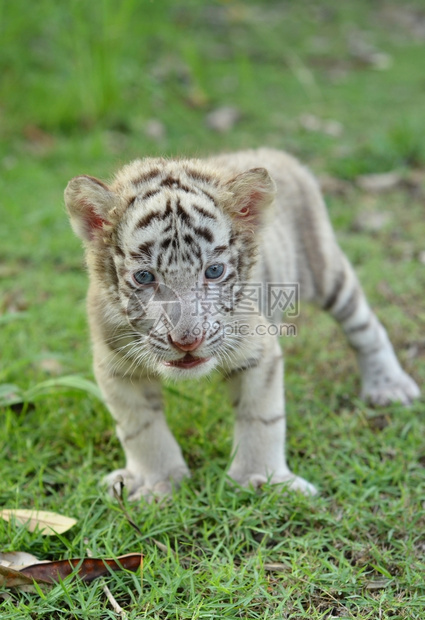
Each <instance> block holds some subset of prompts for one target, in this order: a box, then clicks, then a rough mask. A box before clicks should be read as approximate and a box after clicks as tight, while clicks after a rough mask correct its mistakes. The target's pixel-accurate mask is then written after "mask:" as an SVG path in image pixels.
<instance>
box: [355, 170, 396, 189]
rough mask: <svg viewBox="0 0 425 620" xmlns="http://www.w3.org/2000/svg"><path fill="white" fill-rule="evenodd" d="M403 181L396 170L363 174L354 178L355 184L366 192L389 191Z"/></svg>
mask: <svg viewBox="0 0 425 620" xmlns="http://www.w3.org/2000/svg"><path fill="white" fill-rule="evenodd" d="M402 181H403V178H402V176H401V175H400V173H398V172H396V171H392V172H384V173H382V174H363V175H361V176H359V177H357V179H356V183H357V185H358V186H359V187H360V188H361V189H364V190H366V191H367V192H376V193H380V192H389V191H391V190H393V189H395V188H396V187H398V186H399V185H400V184H401V183H402Z"/></svg>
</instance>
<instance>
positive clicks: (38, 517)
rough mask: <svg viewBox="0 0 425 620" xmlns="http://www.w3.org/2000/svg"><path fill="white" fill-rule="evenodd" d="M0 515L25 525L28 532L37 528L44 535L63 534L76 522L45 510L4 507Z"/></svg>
mask: <svg viewBox="0 0 425 620" xmlns="http://www.w3.org/2000/svg"><path fill="white" fill-rule="evenodd" d="M0 517H2V518H3V519H4V520H5V521H12V520H14V521H15V522H16V523H19V524H21V525H25V526H26V527H27V529H28V530H29V531H30V532H34V531H35V530H36V529H38V531H39V532H40V534H43V535H44V536H53V535H54V534H63V533H64V532H66V531H67V530H69V529H70V528H71V527H72V526H73V525H75V524H76V523H77V521H76V519H72V518H71V517H65V516H64V515H60V514H57V513H55V512H47V511H45V510H25V509H16V510H9V509H7V508H4V509H3V510H0Z"/></svg>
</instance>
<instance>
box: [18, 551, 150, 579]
mask: <svg viewBox="0 0 425 620" xmlns="http://www.w3.org/2000/svg"><path fill="white" fill-rule="evenodd" d="M142 559H143V555H142V554H141V553H127V554H126V555H121V556H120V557H118V558H117V559H116V560H113V559H111V558H107V559H102V558H84V559H81V558H72V559H70V560H57V561H54V562H42V563H39V564H33V565H32V566H26V567H25V568H23V569H22V571H20V573H19V574H23V575H25V576H27V577H31V578H32V579H35V581H37V582H39V581H41V582H44V583H54V582H56V581H59V579H65V577H68V576H69V575H70V574H71V573H72V572H74V571H75V569H78V570H77V574H78V576H79V577H80V578H81V579H82V580H83V581H87V582H89V581H93V580H94V579H97V578H98V577H103V576H104V575H108V574H109V572H110V571H111V570H112V571H118V570H129V571H132V572H136V571H137V569H138V568H139V567H140V565H141V562H142Z"/></svg>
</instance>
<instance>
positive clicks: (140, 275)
mask: <svg viewBox="0 0 425 620" xmlns="http://www.w3.org/2000/svg"><path fill="white" fill-rule="evenodd" d="M133 278H134V279H135V280H136V282H137V283H138V284H152V282H155V276H154V275H153V273H151V272H150V271H136V273H133Z"/></svg>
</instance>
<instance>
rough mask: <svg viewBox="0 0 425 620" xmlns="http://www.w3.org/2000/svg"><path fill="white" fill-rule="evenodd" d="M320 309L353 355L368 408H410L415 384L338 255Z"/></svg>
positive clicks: (417, 391) (356, 281)
mask: <svg viewBox="0 0 425 620" xmlns="http://www.w3.org/2000/svg"><path fill="white" fill-rule="evenodd" d="M339 263H340V270H339V271H338V270H337V271H335V272H334V273H333V278H332V281H331V283H330V284H331V285H330V287H329V292H328V295H327V298H326V299H325V301H324V302H323V304H322V306H323V308H324V309H325V310H328V311H329V312H330V313H331V315H332V316H333V317H334V318H335V319H336V321H337V322H338V323H340V325H341V327H342V329H343V331H344V333H345V336H346V337H347V340H348V342H349V344H350V345H351V347H352V348H353V349H354V351H355V352H356V355H357V362H358V366H359V369H360V374H361V381H362V388H361V397H362V398H363V399H364V400H366V401H367V402H369V403H371V404H372V405H378V406H384V405H389V404H391V403H397V402H398V403H401V404H402V405H410V404H411V403H412V402H413V401H414V400H416V399H417V398H419V397H420V390H419V388H418V386H417V385H416V383H415V381H414V380H413V379H412V378H411V377H410V376H409V375H408V374H407V373H406V372H404V370H403V369H402V368H401V366H400V363H399V361H398V359H397V356H396V354H395V353H394V349H393V346H392V344H391V342H390V340H389V338H388V335H387V332H386V330H385V328H384V327H383V325H382V324H381V323H380V321H379V320H378V318H377V317H376V315H375V314H374V312H373V311H372V310H371V308H370V306H369V304H368V302H367V300H366V297H365V295H364V293H363V290H362V288H361V286H360V284H359V282H358V280H357V277H356V275H355V274H354V271H353V269H352V267H351V265H350V263H349V262H348V260H347V259H346V258H345V256H344V255H341V259H340V260H339Z"/></svg>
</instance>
